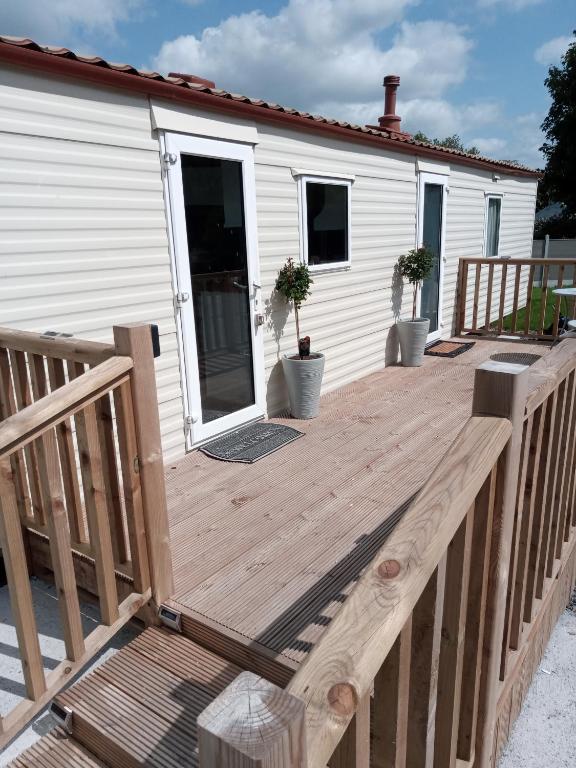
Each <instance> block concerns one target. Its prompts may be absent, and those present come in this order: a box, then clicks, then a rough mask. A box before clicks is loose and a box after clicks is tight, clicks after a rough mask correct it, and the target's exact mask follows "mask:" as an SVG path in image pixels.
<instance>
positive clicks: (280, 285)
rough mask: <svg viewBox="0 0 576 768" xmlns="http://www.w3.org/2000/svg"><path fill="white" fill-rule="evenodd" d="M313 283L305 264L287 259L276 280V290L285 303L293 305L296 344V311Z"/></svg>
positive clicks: (298, 332)
mask: <svg viewBox="0 0 576 768" xmlns="http://www.w3.org/2000/svg"><path fill="white" fill-rule="evenodd" d="M313 282H314V281H313V280H312V278H311V277H310V270H309V269H308V266H307V265H306V264H295V263H294V259H292V258H289V259H288V261H287V262H286V264H284V266H283V267H282V269H281V270H280V272H279V273H278V277H277V278H276V290H277V291H278V292H279V293H281V294H283V295H284V296H285V297H286V300H287V301H291V302H292V303H293V304H294V316H295V319H296V338H297V340H298V342H300V320H299V317H298V310H299V309H300V307H301V306H302V304H303V303H304V302H305V301H306V299H307V298H308V296H309V295H310V286H311V285H312V283H313Z"/></svg>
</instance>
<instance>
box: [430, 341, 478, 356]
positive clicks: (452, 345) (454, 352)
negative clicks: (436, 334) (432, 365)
mask: <svg viewBox="0 0 576 768" xmlns="http://www.w3.org/2000/svg"><path fill="white" fill-rule="evenodd" d="M475 343H476V342H475V341H442V339H439V340H438V341H435V342H434V343H433V344H430V346H429V347H426V349H425V350H424V354H425V355H430V356H432V357H458V355H461V354H462V353H463V352H466V351H467V350H468V349H470V347H473V346H474V344H475Z"/></svg>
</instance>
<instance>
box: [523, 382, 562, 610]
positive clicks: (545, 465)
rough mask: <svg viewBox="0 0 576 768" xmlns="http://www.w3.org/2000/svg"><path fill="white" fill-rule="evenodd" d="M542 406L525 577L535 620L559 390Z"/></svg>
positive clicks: (528, 606) (528, 603)
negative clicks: (534, 611)
mask: <svg viewBox="0 0 576 768" xmlns="http://www.w3.org/2000/svg"><path fill="white" fill-rule="evenodd" d="M540 407H541V409H542V415H541V417H540V418H541V421H542V423H543V424H544V427H543V432H542V446H541V449H540V461H539V463H538V465H537V466H536V468H535V469H536V474H535V476H534V478H533V480H532V482H533V483H534V485H535V491H534V493H535V496H534V520H533V523H532V540H531V543H530V557H529V561H528V574H527V578H526V597H525V602H524V621H525V622H527V623H530V622H531V621H532V612H533V609H534V597H535V596H536V588H537V580H538V569H539V563H540V559H541V551H542V540H543V536H544V529H545V526H546V510H545V505H546V493H547V487H548V477H549V474H550V473H549V466H550V461H551V454H552V451H551V441H552V434H553V432H554V421H555V418H556V392H554V393H553V394H552V395H550V397H548V398H547V399H546V400H545V401H544V402H543V403H542V405H541V406H540Z"/></svg>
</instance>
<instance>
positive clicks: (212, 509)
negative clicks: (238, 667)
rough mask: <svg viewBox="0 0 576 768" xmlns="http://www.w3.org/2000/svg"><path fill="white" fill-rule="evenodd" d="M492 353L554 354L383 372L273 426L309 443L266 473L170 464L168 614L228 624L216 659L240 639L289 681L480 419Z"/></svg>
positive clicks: (468, 359) (538, 348)
mask: <svg viewBox="0 0 576 768" xmlns="http://www.w3.org/2000/svg"><path fill="white" fill-rule="evenodd" d="M496 352H498V353H502V352H529V353H534V354H539V355H543V356H544V355H546V353H547V352H548V345H544V344H542V343H539V344H528V343H523V344H519V343H518V342H505V341H496V340H491V341H487V340H479V341H478V342H477V343H476V344H475V346H474V347H473V348H472V349H471V350H469V351H468V352H466V353H465V354H464V355H462V356H461V357H457V358H453V359H446V358H435V357H426V358H425V360H424V365H423V366H422V367H421V368H418V369H414V368H402V367H399V366H393V367H388V368H384V369H382V370H381V371H378V372H376V373H374V374H371V375H370V376H367V377H365V378H363V379H360V380H359V381H357V382H353V383H352V384H349V385H347V386H345V387H342V388H341V389H338V390H335V391H333V392H331V393H329V394H327V395H325V396H324V397H323V399H322V408H321V413H320V416H319V417H318V418H317V419H314V420H312V421H309V422H294V421H293V420H291V419H273V421H275V422H277V423H285V424H288V425H292V426H296V427H298V428H301V429H302V431H303V432H305V436H304V437H302V438H300V439H299V440H297V441H295V442H293V443H291V444H289V445H288V446H286V447H285V448H283V449H282V450H280V451H278V452H276V453H274V454H272V455H271V456H269V457H267V458H265V459H263V460H261V461H260V462H257V463H256V464H253V465H245V464H233V463H223V462H219V461H217V460H214V459H211V458H209V457H207V456H205V455H204V454H202V453H200V452H197V451H196V452H193V453H191V454H189V455H188V456H187V457H185V458H184V459H182V460H181V461H179V462H178V463H177V464H175V465H172V466H171V467H170V468H167V473H166V482H167V492H168V507H169V514H170V521H171V536H172V550H173V558H174V565H175V583H176V590H175V593H174V595H173V598H172V601H171V603H172V605H174V606H176V607H178V608H179V609H180V610H181V611H182V612H183V613H184V614H186V613H187V612H189V613H190V616H191V617H192V616H193V618H194V622H195V623H196V626H199V622H202V619H203V618H204V620H205V621H206V624H210V632H212V633H214V632H215V631H217V628H218V627H221V628H222V637H221V642H222V648H223V649H224V650H222V649H221V650H220V651H219V652H220V653H224V655H226V650H225V648H226V644H227V643H230V644H235V643H237V642H238V641H237V640H236V639H235V637H239V638H241V644H243V645H244V646H245V647H247V648H250V646H251V644H253V646H254V648H253V650H254V651H255V652H256V653H258V648H262V647H264V648H266V649H268V651H269V652H270V654H271V656H273V657H274V656H275V657H276V658H277V660H278V661H279V662H280V664H283V665H286V668H287V674H291V673H292V670H293V669H294V664H296V665H298V664H299V663H301V662H302V660H303V659H304V658H305V657H306V655H307V654H308V653H309V651H310V649H311V648H312V646H313V644H314V643H316V642H317V641H318V639H319V637H320V636H321V634H322V632H323V631H324V628H325V627H326V626H327V624H328V623H329V622H330V619H331V618H332V617H333V616H334V614H335V613H336V612H337V610H338V608H339V606H340V605H341V602H342V601H343V600H345V598H346V595H347V594H348V593H349V592H350V590H351V589H352V587H353V586H354V583H355V579H356V578H357V577H358V575H359V573H360V572H361V570H362V568H363V567H365V565H366V564H367V563H368V562H369V561H370V558H371V555H372V554H373V552H375V551H376V549H377V548H378V547H379V546H380V545H381V544H382V542H383V541H384V539H385V536H386V535H387V530H388V528H389V527H390V525H391V524H392V521H393V520H394V515H395V514H396V515H398V516H399V514H400V512H399V510H402V509H403V508H404V507H405V505H406V504H408V503H409V502H410V500H411V498H412V497H413V496H414V494H415V493H417V492H418V490H419V489H420V488H421V486H422V485H423V484H424V483H425V481H426V480H427V479H428V477H429V475H430V474H431V472H432V470H433V469H434V467H435V466H436V465H437V464H438V462H439V461H441V459H442V456H443V455H444V453H445V452H446V450H447V449H448V447H449V446H450V444H451V443H452V441H453V440H454V438H455V437H456V435H457V434H458V432H459V431H460V428H461V427H462V426H463V424H464V422H465V420H466V418H467V417H468V416H469V415H470V412H471V403H472V391H473V383H474V369H475V368H476V367H477V366H478V365H479V364H480V363H482V362H484V361H485V360H487V359H488V358H489V357H490V356H491V355H492V354H494V353H496ZM537 367H538V364H536V368H537ZM535 382H536V378H535ZM535 386H536V384H535ZM387 521H388V523H387ZM194 636H195V635H194ZM237 653H238V649H237V648H236V649H235V650H234V651H233V652H231V655H230V656H229V657H230V658H238V656H237ZM235 654H236V655H235Z"/></svg>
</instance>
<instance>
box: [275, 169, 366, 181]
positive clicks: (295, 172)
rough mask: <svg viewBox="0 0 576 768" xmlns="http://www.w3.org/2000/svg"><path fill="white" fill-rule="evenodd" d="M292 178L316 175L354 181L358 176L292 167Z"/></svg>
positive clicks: (322, 177) (323, 177)
mask: <svg viewBox="0 0 576 768" xmlns="http://www.w3.org/2000/svg"><path fill="white" fill-rule="evenodd" d="M290 172H291V174H292V178H294V179H296V180H298V179H300V178H302V176H316V177H317V178H321V179H338V180H341V181H350V182H352V183H354V182H355V181H356V176H355V175H354V174H350V173H332V171H310V170H308V169H306V168H290Z"/></svg>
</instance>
